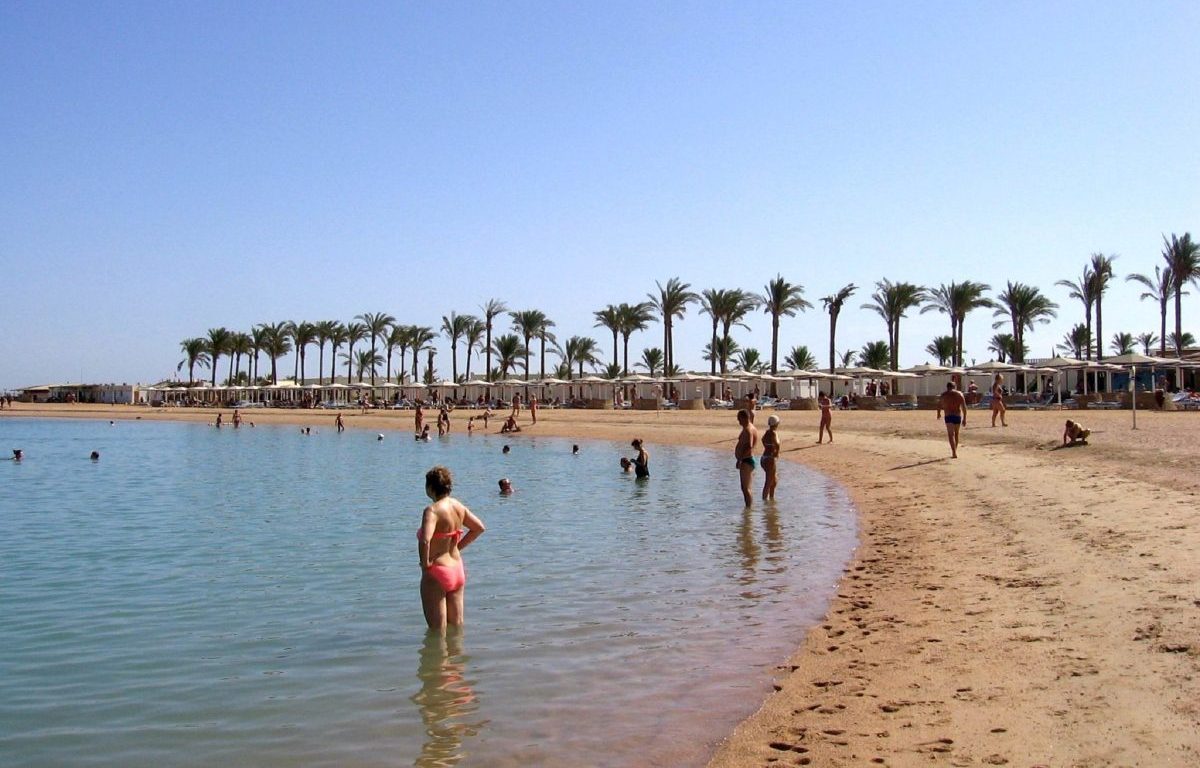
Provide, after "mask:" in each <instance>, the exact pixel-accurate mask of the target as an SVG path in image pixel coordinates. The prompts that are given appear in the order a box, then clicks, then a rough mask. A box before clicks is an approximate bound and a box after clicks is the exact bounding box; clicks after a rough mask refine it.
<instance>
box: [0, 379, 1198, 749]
mask: <svg viewBox="0 0 1200 768" xmlns="http://www.w3.org/2000/svg"><path fill="white" fill-rule="evenodd" d="M224 412H225V413H226V415H227V417H228V414H229V411H228V410H227V409H226V410H225V411H224ZM463 413H465V412H463V411H460V412H458V413H456V414H455V417H454V422H455V423H454V428H455V430H456V431H465V428H466V424H465V422H466V418H465V416H464V415H463ZM245 415H246V418H247V419H249V420H253V421H255V422H256V423H259V424H265V423H288V424H300V425H308V426H313V427H318V428H322V429H325V428H332V424H333V419H334V414H333V413H332V412H323V411H271V410H252V411H247V412H245ZM9 416H16V417H78V418H103V419H134V418H143V419H147V420H157V419H177V420H197V421H212V420H213V418H214V414H213V412H212V411H204V410H192V409H157V408H156V409H151V408H144V407H120V406H118V407H105V406H88V405H74V406H65V405H52V406H36V405H27V404H19V403H18V404H17V405H16V407H15V408H14V409H13V410H8V409H5V410H3V411H0V417H9ZM780 416H781V417H782V419H783V425H782V427H781V436H782V439H783V454H782V455H783V458H784V459H786V460H787V461H794V462H801V463H803V464H806V465H808V466H810V467H812V468H814V469H817V470H819V471H821V472H824V473H826V474H828V475H831V476H833V477H835V478H837V479H838V480H839V481H840V482H842V483H843V484H844V485H845V486H846V487H847V488H848V489H849V491H850V494H851V497H852V498H853V499H854V501H855V503H856V505H857V506H858V508H859V515H860V541H859V546H858V549H857V551H856V554H855V557H854V560H853V562H852V563H851V564H850V565H849V566H848V567H847V569H846V572H845V574H844V576H843V579H842V581H841V583H840V585H839V587H838V589H837V594H836V596H835V597H834V599H833V600H832V602H831V604H830V606H829V610H828V614H827V616H826V620H825V621H824V622H822V623H821V624H820V625H818V626H816V627H815V628H813V630H811V631H810V632H809V633H808V635H807V637H797V638H795V644H796V646H797V650H796V652H795V653H794V655H793V656H792V657H791V658H790V659H788V660H786V662H784V663H783V664H781V667H780V673H779V678H778V684H777V691H776V693H775V694H773V695H772V696H770V697H769V698H768V699H767V700H766V701H765V702H764V704H763V706H762V708H761V709H760V710H759V712H757V713H756V714H755V715H753V716H752V717H750V718H749V719H747V720H746V721H745V722H743V723H742V724H741V725H740V726H739V727H738V728H737V729H736V731H735V732H734V733H732V734H730V735H729V736H728V737H727V738H726V739H724V740H723V741H722V743H721V744H720V745H719V747H718V749H717V751H716V754H715V755H714V757H713V759H712V762H711V765H712V766H718V767H720V768H741V767H742V766H763V765H814V766H850V765H890V766H906V765H927V764H931V763H932V764H940V765H953V766H972V765H1014V766H1110V765H1121V766H1125V765H1129V766H1132V765H1142V766H1194V765H1198V764H1200V674H1198V673H1200V554H1197V553H1200V521H1197V509H1198V508H1200V498H1198V494H1200V454H1198V451H1197V448H1200V438H1198V435H1200V414H1197V413H1188V412H1162V413H1159V412H1143V411H1139V412H1138V416H1137V418H1138V427H1139V428H1138V429H1137V430H1136V431H1134V430H1133V429H1131V414H1130V412H1128V411H1104V412H1092V411H1082V412H1080V411H1073V412H1070V411H1068V412H1062V411H1041V412H1029V411H1010V413H1009V424H1010V426H1009V427H1007V428H1004V427H996V428H991V427H990V426H989V418H988V414H987V413H986V412H981V411H971V412H970V413H969V416H968V421H967V424H966V426H965V428H964V431H963V438H962V445H961V447H960V458H959V459H957V460H952V459H950V457H949V449H948V447H947V445H946V440H945V431H944V429H943V427H942V424H941V422H940V421H939V420H937V419H935V416H934V414H933V412H931V411H913V412H857V411H851V412H836V413H835V414H834V435H835V442H834V443H833V444H832V445H829V444H826V445H815V444H814V443H815V439H816V425H817V413H816V412H815V411H798V412H782V413H781V414H780ZM343 417H344V419H345V420H346V424H347V426H348V427H349V428H351V429H355V428H362V429H371V430H375V431H401V432H405V433H407V432H408V431H410V430H411V428H412V412H411V411H397V412H385V413H379V414H376V413H372V414H371V415H366V416H361V415H358V413H357V412H356V411H344V412H343ZM1068 417H1070V418H1077V419H1078V420H1079V421H1081V422H1082V423H1083V424H1084V425H1085V426H1087V427H1088V428H1090V429H1091V430H1092V437H1091V440H1090V444H1089V445H1086V446H1078V447H1072V448H1066V449H1064V448H1060V443H1061V435H1062V428H1063V421H1064V419H1065V418H1068ZM764 421H765V414H760V416H759V422H760V426H761V422H764ZM521 423H522V426H523V428H524V429H525V430H526V431H525V432H524V433H522V435H514V436H513V440H514V441H516V440H520V439H522V437H523V435H530V434H543V435H556V436H564V437H578V438H606V439H618V440H621V439H629V438H631V437H635V436H640V437H643V438H644V439H645V440H646V441H647V442H648V443H686V444H692V445H696V446H702V447H707V448H711V449H714V450H719V451H732V447H733V443H734V439H735V438H736V435H737V425H736V422H735V420H734V415H733V413H731V412H728V411H706V412H661V413H655V412H613V411H576V410H558V411H553V410H543V411H541V412H540V414H539V421H538V424H537V425H536V426H530V425H529V417H528V415H527V414H522V419H521ZM499 424H500V420H495V421H493V422H492V427H493V431H494V430H495V429H496V428H498V427H499ZM14 447H19V446H14ZM31 458H34V457H31ZM731 471H732V470H731ZM758 482H759V483H761V478H758ZM787 495H788V477H787V468H786V465H784V466H783V467H781V469H780V485H779V490H778V493H777V496H778V497H779V498H780V499H781V501H783V500H786V498H787Z"/></svg>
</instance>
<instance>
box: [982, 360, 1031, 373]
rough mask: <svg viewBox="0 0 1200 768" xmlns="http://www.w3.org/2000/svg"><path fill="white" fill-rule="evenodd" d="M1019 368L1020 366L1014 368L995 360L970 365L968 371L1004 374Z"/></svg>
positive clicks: (1011, 365)
mask: <svg viewBox="0 0 1200 768" xmlns="http://www.w3.org/2000/svg"><path fill="white" fill-rule="evenodd" d="M1019 367H1020V366H1016V365H1013V364H1011V363H1001V362H997V361H995V360H988V361H987V362H986V363H980V364H979V365H972V366H971V367H970V369H969V370H972V371H982V372H984V373H1005V372H1008V371H1015V370H1017V369H1018V368H1019Z"/></svg>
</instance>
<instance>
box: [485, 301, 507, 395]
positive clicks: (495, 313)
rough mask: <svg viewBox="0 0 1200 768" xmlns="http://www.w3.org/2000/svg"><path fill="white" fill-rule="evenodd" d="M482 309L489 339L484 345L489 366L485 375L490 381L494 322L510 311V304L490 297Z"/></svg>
mask: <svg viewBox="0 0 1200 768" xmlns="http://www.w3.org/2000/svg"><path fill="white" fill-rule="evenodd" d="M480 309H482V310H483V323H484V326H485V327H486V329H487V341H486V346H484V350H485V352H484V354H486V355H487V367H486V368H485V369H484V376H485V377H486V378H487V380H488V381H491V379H492V324H493V322H494V321H495V320H496V318H497V317H499V316H500V315H502V314H504V313H505V312H507V311H508V306H507V305H505V303H504V302H503V301H500V300H499V299H488V301H487V303H486V304H484V305H483V306H482V307H480Z"/></svg>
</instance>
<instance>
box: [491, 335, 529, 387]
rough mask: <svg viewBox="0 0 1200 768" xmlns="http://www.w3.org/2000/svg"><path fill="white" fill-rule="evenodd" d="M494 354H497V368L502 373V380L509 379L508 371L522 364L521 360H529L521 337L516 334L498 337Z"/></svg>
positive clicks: (494, 345) (494, 344)
mask: <svg viewBox="0 0 1200 768" xmlns="http://www.w3.org/2000/svg"><path fill="white" fill-rule="evenodd" d="M492 346H493V347H494V349H493V350H492V351H493V352H495V353H496V366H497V367H498V368H499V371H500V378H502V379H506V378H508V371H509V369H510V368H514V367H516V366H518V365H520V364H521V359H522V358H525V359H528V358H527V356H526V350H525V347H524V346H522V344H521V337H520V336H517V334H515V333H505V334H503V335H501V336H497V337H496V339H495V342H494V343H493V345H492Z"/></svg>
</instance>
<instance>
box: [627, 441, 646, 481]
mask: <svg viewBox="0 0 1200 768" xmlns="http://www.w3.org/2000/svg"><path fill="white" fill-rule="evenodd" d="M630 445H632V446H633V448H634V450H636V451H637V456H634V457H633V474H634V475H636V476H637V477H650V454H649V453H647V452H646V448H645V446H644V445H642V439H641V438H640V437H635V438H634V439H633V442H632V443H630Z"/></svg>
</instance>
